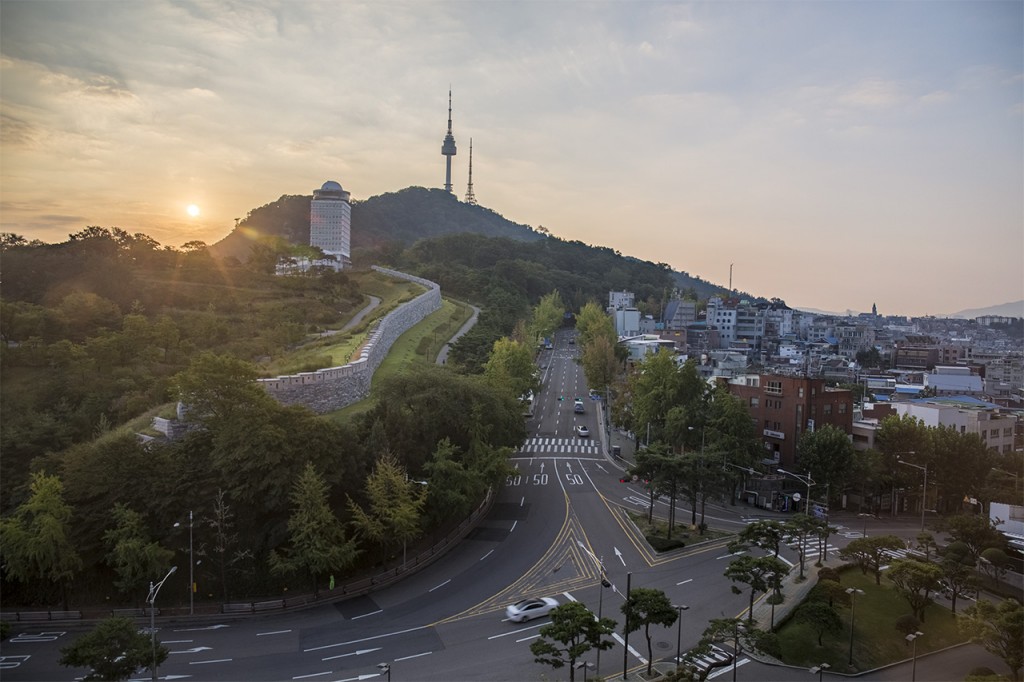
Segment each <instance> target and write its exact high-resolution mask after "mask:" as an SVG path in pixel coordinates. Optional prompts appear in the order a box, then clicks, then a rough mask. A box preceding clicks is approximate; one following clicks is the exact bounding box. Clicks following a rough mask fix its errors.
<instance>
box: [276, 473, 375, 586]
mask: <svg viewBox="0 0 1024 682" xmlns="http://www.w3.org/2000/svg"><path fill="white" fill-rule="evenodd" d="M291 502H292V515H291V517H290V518H289V519H288V534H289V538H290V540H291V548H290V549H289V550H287V551H285V552H282V553H279V552H277V551H276V550H274V551H272V552H271V553H270V570H271V571H273V572H274V573H278V574H287V573H297V572H303V573H305V574H306V575H307V576H308V577H309V580H310V582H311V587H312V588H313V595H314V596H315V597H319V596H320V591H319V581H318V578H319V577H320V576H322V575H324V574H325V573H328V572H330V571H343V570H345V569H346V568H348V567H349V566H350V565H351V564H352V562H353V561H355V558H356V555H357V554H358V550H357V549H356V547H355V543H354V542H352V541H351V540H349V539H346V538H345V531H344V530H343V527H342V525H341V523H339V522H338V518H337V517H336V516H335V515H334V512H333V511H332V510H331V507H330V505H329V504H328V501H327V483H326V482H325V481H324V479H323V477H322V476H321V475H320V474H319V473H317V471H316V469H315V468H314V467H313V465H312V463H308V464H306V468H305V469H303V470H302V474H301V475H300V476H299V478H298V480H297V481H295V485H294V487H293V488H292V494H291Z"/></svg>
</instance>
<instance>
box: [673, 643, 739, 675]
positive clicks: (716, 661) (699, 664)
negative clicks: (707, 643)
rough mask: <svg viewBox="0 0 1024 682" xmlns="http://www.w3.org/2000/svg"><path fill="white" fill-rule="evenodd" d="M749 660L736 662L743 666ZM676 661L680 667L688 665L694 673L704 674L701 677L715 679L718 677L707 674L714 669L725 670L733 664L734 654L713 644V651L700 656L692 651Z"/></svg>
mask: <svg viewBox="0 0 1024 682" xmlns="http://www.w3.org/2000/svg"><path fill="white" fill-rule="evenodd" d="M749 660H750V659H747V658H741V659H739V660H738V661H736V665H737V666H741V665H743V664H745V663H747V662H748V661H749ZM675 661H676V663H679V664H680V665H686V666H688V667H690V668H692V669H693V671H694V672H696V673H703V674H702V675H701V677H705V676H706V679H711V677H715V676H716V675H714V674H712V675H706V673H707V672H708V671H709V670H711V669H713V668H724V666H727V665H729V664H730V663H732V654H730V653H729V652H728V651H726V650H725V649H722V648H720V647H717V646H715V645H713V644H712V645H711V650H710V651H708V652H706V653H702V654H699V653H696V652H693V651H690V652H688V653H685V654H683V656H682V657H681V658H678V659H675ZM720 672H722V671H720Z"/></svg>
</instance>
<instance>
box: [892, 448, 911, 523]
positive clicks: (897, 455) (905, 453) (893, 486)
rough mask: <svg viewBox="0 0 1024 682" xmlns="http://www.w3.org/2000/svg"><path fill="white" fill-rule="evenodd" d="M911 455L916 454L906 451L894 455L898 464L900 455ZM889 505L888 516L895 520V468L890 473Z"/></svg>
mask: <svg viewBox="0 0 1024 682" xmlns="http://www.w3.org/2000/svg"><path fill="white" fill-rule="evenodd" d="M913 454H916V453H915V452H914V451H913V450H907V451H906V452H897V453H896V455H895V456H896V461H897V462H899V461H900V457H901V456H902V455H913ZM891 504H892V506H891V509H890V510H889V516H890V517H892V518H896V467H893V471H892V500H891Z"/></svg>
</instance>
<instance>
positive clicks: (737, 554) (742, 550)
mask: <svg viewBox="0 0 1024 682" xmlns="http://www.w3.org/2000/svg"><path fill="white" fill-rule="evenodd" d="M746 551H747V550H745V549H741V550H740V551H738V552H733V553H732V554H724V555H722V556H716V557H715V560H716V561H717V560H718V559H728V558H729V557H731V556H739V555H740V554H743V553H744V552H746ZM186 587H187V585H186Z"/></svg>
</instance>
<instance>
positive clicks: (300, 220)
mask: <svg viewBox="0 0 1024 682" xmlns="http://www.w3.org/2000/svg"><path fill="white" fill-rule="evenodd" d="M312 199H313V197H312V196H310V195H303V196H296V195H287V194H286V195H283V196H282V197H281V198H280V199H278V200H277V201H274V202H271V203H269V204H266V205H265V206H261V207H259V208H256V209H253V210H252V211H250V212H249V214H248V215H247V216H246V217H245V219H244V220H241V221H239V223H238V226H237V227H236V228H235V229H234V230H233V231H232V232H231V234H229V235H228V236H227V237H225V238H224V239H222V240H221V241H219V242H217V243H216V244H214V245H213V246H212V247H211V251H212V252H213V253H214V254H216V255H219V256H222V257H223V256H234V257H235V258H238V259H239V260H243V261H244V260H246V259H247V258H248V257H249V249H250V247H251V245H252V244H253V243H254V242H256V241H258V240H259V239H261V238H264V237H281V238H283V239H285V240H287V241H289V242H291V243H292V244H308V243H309V204H310V201H312ZM458 233H471V234H474V235H482V236H485V237H502V238H505V239H510V240H513V241H515V242H527V243H529V242H537V241H539V240H542V239H547V238H548V237H547V235H546V234H545V233H544V232H543V231H542V230H541V231H538V230H536V229H534V228H533V227H531V226H529V225H523V224H520V223H516V222H513V221H511V220H508V219H507V218H505V217H504V216H502V215H500V214H499V213H497V212H495V211H492V210H491V209H489V208H485V207H483V206H473V205H471V204H467V203H464V202H462V201H459V199H458V198H456V197H455V196H454V195H452V194H449V193H448V192H445V191H444V190H441V189H427V188H424V187H406V188H405V189H402V190H398V191H397V192H387V193H385V194H381V195H378V196H374V197H370V198H369V199H366V200H364V201H355V202H353V203H352V251H353V258H354V260H358V252H359V251H368V250H373V249H377V250H379V249H382V248H386V247H387V245H389V244H393V245H396V246H399V247H403V248H404V247H409V246H411V245H412V244H414V243H416V242H418V241H420V240H424V239H432V238H434V237H442V236H445V235H451V234H458ZM573 244H575V245H576V246H577V247H581V248H582V249H584V250H586V249H588V248H593V249H596V250H599V251H601V252H602V257H604V255H606V254H607V253H608V252H610V250H609V249H605V248H602V247H588V246H586V245H584V244H582V243H580V242H573ZM527 251H529V250H527ZM612 253H614V254H615V257H616V258H621V259H624V260H626V261H631V262H632V264H641V263H643V261H640V260H639V259H636V258H633V257H631V256H623V255H622V254H619V253H617V252H612ZM507 255H508V254H507ZM519 257H520V258H527V259H528V258H530V256H529V255H527V254H525V253H524V254H522V255H520V256H519ZM620 265H621V267H623V268H626V269H629V268H630V267H631V263H622V264H620ZM670 272H671V275H672V281H673V283H674V285H675V286H676V287H678V288H679V289H680V290H681V291H689V293H690V294H691V295H693V296H695V297H699V298H700V299H702V300H703V299H707V298H708V297H709V296H714V295H716V294H717V295H725V294H727V293H728V292H727V290H726V289H725V288H723V287H720V286H718V285H715V284H712V283H711V282H707V281H705V280H703V279H701V278H699V277H694V276H692V275H690V274H688V273H686V272H678V271H671V270H670Z"/></svg>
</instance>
